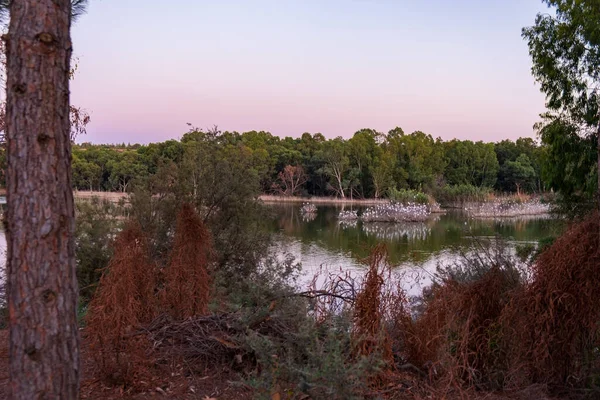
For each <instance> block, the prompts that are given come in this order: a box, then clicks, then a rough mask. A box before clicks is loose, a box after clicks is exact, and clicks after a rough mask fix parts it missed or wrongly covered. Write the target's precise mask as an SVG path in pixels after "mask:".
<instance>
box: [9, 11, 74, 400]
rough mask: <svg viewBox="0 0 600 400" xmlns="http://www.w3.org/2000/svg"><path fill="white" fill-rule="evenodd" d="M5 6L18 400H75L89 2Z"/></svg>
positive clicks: (13, 372) (13, 359)
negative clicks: (82, 34)
mask: <svg viewBox="0 0 600 400" xmlns="http://www.w3.org/2000/svg"><path fill="white" fill-rule="evenodd" d="M2 6H3V7H4V9H3V10H4V14H3V15H4V17H5V18H6V17H7V16H9V17H10V18H8V21H9V25H8V34H6V35H4V36H3V39H4V41H5V43H6V49H7V52H6V61H7V64H6V66H7V67H6V73H7V80H6V89H7V90H6V95H7V107H6V137H7V143H6V144H7V163H8V168H7V212H6V228H7V232H6V233H7V252H8V256H7V261H8V308H9V324H10V381H11V384H10V387H11V391H12V398H14V399H33V398H45V399H76V398H77V397H78V392H79V376H80V374H79V371H80V366H79V335H78V328H77V298H78V290H77V277H76V271H75V251H74V241H73V234H74V225H75V224H74V222H75V215H74V201H73V192H72V189H71V135H70V128H71V121H70V115H69V111H70V104H69V75H70V70H71V68H70V62H71V52H72V50H71V49H72V42H71V37H70V27H71V19H72V12H73V11H75V13H80V12H82V11H83V10H84V6H85V2H84V1H81V0H78V1H74V2H71V1H70V0H11V1H4V2H3V4H2ZM7 7H8V8H7ZM7 11H8V12H9V13H8V14H7Z"/></svg>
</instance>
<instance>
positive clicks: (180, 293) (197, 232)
mask: <svg viewBox="0 0 600 400" xmlns="http://www.w3.org/2000/svg"><path fill="white" fill-rule="evenodd" d="M213 255H214V251H213V246H212V238H211V235H210V232H209V231H208V229H207V228H206V226H205V225H204V223H203V222H202V219H201V218H200V217H199V216H198V214H197V213H196V211H195V209H194V208H193V207H192V206H191V205H189V204H186V205H184V206H183V207H182V209H181V211H180V212H179V215H178V216H177V228H176V231H175V240H174V243H173V250H172V252H171V258H170V263H169V266H168V268H167V269H166V271H165V292H164V298H165V302H166V307H167V309H168V312H169V314H171V315H172V316H173V318H175V319H185V318H189V317H192V316H196V315H204V314H206V313H207V311H208V302H209V300H210V289H211V277H210V274H209V267H210V264H211V261H212V259H213Z"/></svg>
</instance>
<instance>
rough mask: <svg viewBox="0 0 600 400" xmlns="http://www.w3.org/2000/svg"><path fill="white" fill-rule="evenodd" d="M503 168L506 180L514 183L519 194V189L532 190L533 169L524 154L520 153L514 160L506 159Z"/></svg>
mask: <svg viewBox="0 0 600 400" xmlns="http://www.w3.org/2000/svg"><path fill="white" fill-rule="evenodd" d="M503 169H504V174H505V176H506V178H507V180H509V181H511V182H513V183H514V185H515V187H516V189H517V194H521V189H525V190H532V188H534V187H535V178H536V173H535V169H534V168H533V166H532V165H531V161H530V160H529V157H527V155H526V154H523V153H522V154H521V155H519V157H517V159H516V160H515V161H507V162H506V163H505V164H504V165H503Z"/></svg>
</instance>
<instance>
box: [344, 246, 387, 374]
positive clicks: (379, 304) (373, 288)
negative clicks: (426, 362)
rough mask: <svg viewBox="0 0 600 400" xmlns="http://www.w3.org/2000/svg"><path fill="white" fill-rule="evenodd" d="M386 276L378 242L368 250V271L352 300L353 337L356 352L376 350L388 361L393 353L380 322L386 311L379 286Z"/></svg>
mask: <svg viewBox="0 0 600 400" xmlns="http://www.w3.org/2000/svg"><path fill="white" fill-rule="evenodd" d="M389 275H390V266H389V263H388V262H387V252H386V250H385V247H384V246H382V245H378V246H376V247H375V248H373V250H372V251H371V254H370V256H369V270H368V271H367V274H366V276H365V279H364V281H363V284H362V287H361V290H360V291H359V292H358V294H357V296H356V301H355V302H354V312H353V319H354V321H353V322H354V324H353V329H354V332H353V336H354V338H355V346H356V349H355V350H356V351H357V352H358V354H360V355H362V356H368V355H372V354H374V353H376V352H379V353H381V354H380V355H381V356H382V357H383V359H384V361H385V362H389V363H390V364H391V363H393V356H392V350H391V346H390V340H389V335H388V334H387V329H386V328H385V326H384V325H383V318H384V315H385V313H386V310H385V303H384V300H385V298H384V296H385V293H384V291H383V289H384V285H385V279H386V278H389Z"/></svg>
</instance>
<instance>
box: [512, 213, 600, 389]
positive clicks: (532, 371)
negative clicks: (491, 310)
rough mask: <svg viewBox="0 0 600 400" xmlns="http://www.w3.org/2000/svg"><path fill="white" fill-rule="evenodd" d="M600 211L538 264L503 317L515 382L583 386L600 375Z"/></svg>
mask: <svg viewBox="0 0 600 400" xmlns="http://www.w3.org/2000/svg"><path fill="white" fill-rule="evenodd" d="M598 219H599V215H598V213H594V214H593V215H591V216H589V217H588V218H587V219H585V220H584V221H583V222H580V223H578V224H575V225H573V226H572V227H571V228H569V229H568V231H567V232H566V233H565V234H564V235H562V236H561V237H560V238H558V239H557V240H556V241H555V243H554V244H553V245H552V246H550V247H549V248H548V249H547V250H546V251H544V252H543V253H542V254H541V255H540V256H539V257H538V259H537V260H536V262H535V264H534V266H533V276H532V280H531V283H530V284H529V285H528V286H527V287H526V288H525V289H524V290H523V291H522V292H521V293H520V294H519V295H518V296H515V299H514V301H513V302H512V304H511V305H510V307H508V308H507V310H506V312H505V314H504V315H503V320H504V326H505V327H506V334H507V335H508V336H509V338H510V348H511V353H510V359H511V360H512V363H511V367H512V370H513V376H514V381H513V382H512V384H513V385H515V386H522V385H526V384H528V383H530V382H534V383H548V384H551V385H558V386H572V385H575V386H579V385H583V384H586V383H589V382H586V380H587V379H589V378H590V377H592V376H594V375H595V376H596V377H597V376H600V365H599V363H600V357H599V356H598V353H597V349H598V346H599V345H600V340H599V336H600V330H599V323H600V251H599V245H600V241H599V239H600V237H599V228H600V227H599V221H598Z"/></svg>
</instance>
